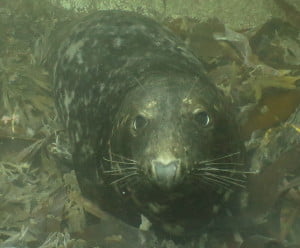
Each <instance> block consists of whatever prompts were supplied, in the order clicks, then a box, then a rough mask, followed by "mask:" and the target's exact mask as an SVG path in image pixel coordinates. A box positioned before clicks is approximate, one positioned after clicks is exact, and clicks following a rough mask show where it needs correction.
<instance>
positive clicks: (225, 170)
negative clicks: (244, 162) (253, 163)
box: [195, 167, 257, 174]
mask: <svg viewBox="0 0 300 248" xmlns="http://www.w3.org/2000/svg"><path fill="white" fill-rule="evenodd" d="M195 170H197V171H222V172H229V173H233V174H257V172H255V171H237V170H231V169H219V168H214V167H208V168H207V167H206V168H205V167H204V168H197V169H195Z"/></svg>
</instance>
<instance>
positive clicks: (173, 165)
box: [53, 11, 245, 235]
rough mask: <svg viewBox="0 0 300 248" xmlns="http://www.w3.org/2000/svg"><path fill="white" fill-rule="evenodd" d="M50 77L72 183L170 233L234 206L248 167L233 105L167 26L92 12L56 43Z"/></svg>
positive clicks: (116, 210) (198, 225) (207, 222)
mask: <svg viewBox="0 0 300 248" xmlns="http://www.w3.org/2000/svg"><path fill="white" fill-rule="evenodd" d="M53 80H54V84H55V93H56V99H57V102H56V103H57V109H58V113H59V116H60V118H61V120H62V122H63V123H64V125H65V127H66V129H67V131H68V133H69V137H70V143H71V146H72V154H73V161H74V167H75V170H76V173H77V177H78V181H79V184H80V186H81V189H82V191H83V194H85V195H86V196H88V197H89V198H90V199H91V200H93V201H95V202H98V203H99V204H100V206H101V207H102V208H104V209H106V210H108V211H110V212H112V213H113V214H115V215H117V216H119V217H121V218H122V219H124V220H126V221H128V222H130V223H132V224H138V223H137V219H138V218H137V216H138V215H139V214H140V213H142V214H143V215H145V216H146V217H148V219H149V220H150V221H151V222H152V223H153V225H154V228H155V229H162V230H163V231H166V232H168V233H171V234H174V235H182V234H185V233H190V232H191V230H194V231H195V230H197V232H198V233H199V232H200V230H201V231H203V229H204V228H206V227H207V226H211V225H212V223H213V222H214V221H215V219H217V218H218V216H223V215H224V214H225V213H228V211H230V209H231V210H232V212H234V211H236V209H237V205H236V204H237V201H236V200H237V192H238V191H239V190H238V189H237V188H238V187H237V186H240V185H241V184H242V183H243V180H244V179H245V178H244V176H245V173H244V171H245V168H244V167H243V165H242V164H241V162H242V161H241V159H242V158H241V156H240V155H241V153H242V150H243V147H242V145H241V142H240V139H239V134H238V129H237V126H236V123H235V121H234V118H233V117H232V116H233V114H232V113H231V108H230V106H229V104H228V103H227V101H226V100H225V98H224V96H223V95H222V94H221V92H219V91H218V89H217V88H216V87H215V86H214V85H213V84H212V83H210V82H209V81H208V79H207V78H206V76H205V71H204V69H203V67H202V64H201V62H200V61H199V59H198V58H196V57H195V56H194V55H193V53H192V52H190V51H189V49H188V48H187V47H186V46H185V45H184V44H183V42H182V41H180V40H179V39H178V38H177V37H176V36H175V35H173V34H172V33H171V32H170V31H168V30H167V29H165V28H163V27H162V26H161V25H159V24H158V23H156V22H155V21H153V20H151V19H150V18H147V17H144V16H141V15H138V14H135V13H131V12H123V11H100V12H97V13H95V14H93V15H89V16H87V17H85V18H83V19H82V20H81V21H79V22H78V23H76V25H74V26H73V27H72V28H71V29H70V30H69V31H68V33H67V35H66V38H65V39H64V40H63V41H62V42H61V45H60V47H59V49H58V52H57V60H56V64H55V67H54V72H53ZM124 206H126V207H124ZM233 209H235V210H233Z"/></svg>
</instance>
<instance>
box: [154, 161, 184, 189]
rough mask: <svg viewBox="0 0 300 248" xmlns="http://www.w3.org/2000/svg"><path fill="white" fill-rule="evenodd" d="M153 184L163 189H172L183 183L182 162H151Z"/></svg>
mask: <svg viewBox="0 0 300 248" xmlns="http://www.w3.org/2000/svg"><path fill="white" fill-rule="evenodd" d="M151 174H152V179H153V182H154V183H155V184H156V185H157V186H159V187H160V188H163V189H168V190H169V189H171V188H173V187H174V186H176V185H178V184H179V183H180V182H181V181H182V176H181V160H180V159H174V160H171V161H168V162H165V161H162V160H159V159H155V160H152V161H151Z"/></svg>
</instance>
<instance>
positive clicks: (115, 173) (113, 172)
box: [103, 168, 137, 176]
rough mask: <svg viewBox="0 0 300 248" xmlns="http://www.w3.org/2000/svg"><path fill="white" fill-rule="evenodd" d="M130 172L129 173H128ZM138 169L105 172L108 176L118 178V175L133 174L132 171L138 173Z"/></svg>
mask: <svg viewBox="0 0 300 248" xmlns="http://www.w3.org/2000/svg"><path fill="white" fill-rule="evenodd" d="M127 170H129V171H127ZM136 170H137V169H135V168H132V169H130V168H127V169H126V170H125V169H124V170H122V169H121V170H109V171H103V173H104V174H108V175H112V176H117V175H120V174H124V173H129V172H132V171H136Z"/></svg>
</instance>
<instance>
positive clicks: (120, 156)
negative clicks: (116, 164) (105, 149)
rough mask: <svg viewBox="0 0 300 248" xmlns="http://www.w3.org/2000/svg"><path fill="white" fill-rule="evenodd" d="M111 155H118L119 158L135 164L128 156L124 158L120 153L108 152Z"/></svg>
mask: <svg viewBox="0 0 300 248" xmlns="http://www.w3.org/2000/svg"><path fill="white" fill-rule="evenodd" d="M110 154H111V155H113V156H115V157H118V158H120V159H123V160H127V161H130V162H132V163H135V164H137V161H136V160H133V159H130V158H126V157H124V156H123V155H120V154H116V153H113V152H110Z"/></svg>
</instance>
